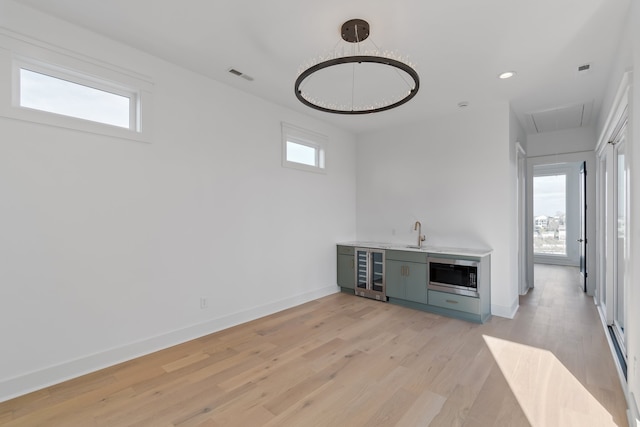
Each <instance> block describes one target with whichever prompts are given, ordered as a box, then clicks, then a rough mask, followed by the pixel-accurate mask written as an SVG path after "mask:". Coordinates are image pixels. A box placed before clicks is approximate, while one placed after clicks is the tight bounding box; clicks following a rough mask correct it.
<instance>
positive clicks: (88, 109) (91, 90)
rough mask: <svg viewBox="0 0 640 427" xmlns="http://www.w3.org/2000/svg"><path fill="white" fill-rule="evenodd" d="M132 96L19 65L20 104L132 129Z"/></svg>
mask: <svg viewBox="0 0 640 427" xmlns="http://www.w3.org/2000/svg"><path fill="white" fill-rule="evenodd" d="M131 98H132V97H131V96H124V95H121V94H119V93H113V92H110V91H107V90H102V89H97V88H95V87H91V86H87V85H83V84H79V83H76V82H73V81H70V80H66V79H62V78H58V77H54V76H50V75H47V74H43V73H39V72H35V71H31V70H28V69H26V68H20V106H21V107H26V108H33V109H35V110H41V111H47V112H50V113H56V114H61V115H64V116H70V117H76V118H79V119H84V120H91V121H94V122H98V123H104V124H108V125H113V126H119V127H123V128H126V129H130V128H132V125H133V123H131V121H132V120H131V116H132V114H131V108H132V105H131V104H132V99H131Z"/></svg>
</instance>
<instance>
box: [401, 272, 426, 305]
mask: <svg viewBox="0 0 640 427" xmlns="http://www.w3.org/2000/svg"><path fill="white" fill-rule="evenodd" d="M403 264H404V265H405V268H404V273H405V276H404V277H405V295H406V299H407V300H409V301H415V302H419V303H422V304H426V303H427V264H422V263H415V262H405V263H403Z"/></svg>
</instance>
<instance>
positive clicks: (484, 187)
mask: <svg viewBox="0 0 640 427" xmlns="http://www.w3.org/2000/svg"><path fill="white" fill-rule="evenodd" d="M509 138H510V133H509V106H508V105H507V104H506V103H505V104H501V105H498V106H495V107H494V108H487V109H483V110H480V111H476V110H473V109H466V110H461V111H460V112H459V114H453V115H449V116H444V117H439V118H433V119H426V120H424V121H423V122H422V123H420V124H415V125H411V126H404V127H398V128H394V129H387V130H384V131H380V132H373V133H368V134H364V135H359V136H358V145H357V146H358V149H357V152H358V174H357V188H358V190H357V192H358V196H357V200H358V203H357V238H358V240H374V241H383V242H393V243H406V244H410V243H414V242H415V241H417V232H416V231H413V225H414V223H415V221H421V222H422V230H423V231H424V233H425V234H426V236H427V240H426V244H428V245H429V244H431V245H443V246H454V247H455V246H470V247H490V248H492V249H493V254H492V256H491V267H492V271H491V292H492V298H491V299H492V312H493V314H496V315H500V316H507V317H509V316H512V315H513V314H514V313H515V310H516V309H517V306H518V290H517V270H516V268H517V263H514V262H513V260H512V253H513V252H515V250H516V247H515V244H514V241H515V236H513V223H512V221H513V218H512V216H513V211H514V205H515V201H514V200H513V197H514V196H513V193H514V188H513V186H514V181H515V175H513V167H512V165H511V163H510V154H511V153H510V141H509Z"/></svg>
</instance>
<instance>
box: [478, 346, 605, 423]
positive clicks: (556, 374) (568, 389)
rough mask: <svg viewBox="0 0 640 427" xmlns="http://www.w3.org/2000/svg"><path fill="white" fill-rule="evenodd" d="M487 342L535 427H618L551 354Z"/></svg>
mask: <svg viewBox="0 0 640 427" xmlns="http://www.w3.org/2000/svg"><path fill="white" fill-rule="evenodd" d="M483 338H484V341H485V342H486V344H487V346H488V347H489V350H490V351H491V354H492V355H493V357H494V359H495V360H496V363H497V364H498V366H499V367H500V370H501V371H502V374H503V375H504V377H505V379H506V380H507V383H508V384H509V387H511V390H512V391H513V394H514V395H515V397H516V399H517V400H518V403H519V404H520V406H521V407H522V410H523V411H524V413H525V415H526V416H527V419H528V420H529V422H530V423H531V425H532V426H534V427H539V426H581V427H584V426H598V427H604V426H616V425H617V424H616V423H615V422H614V421H613V418H612V416H611V414H610V413H609V412H608V411H607V410H606V409H605V408H604V407H603V406H602V405H601V404H600V402H598V400H597V399H596V398H595V397H593V395H591V393H589V391H588V390H587V389H585V388H584V386H583V385H582V384H581V383H580V381H578V380H577V379H576V378H575V377H574V376H573V375H572V374H571V372H569V370H568V369H567V368H566V367H565V366H564V365H563V364H562V362H560V361H559V360H558V359H557V358H556V357H555V356H554V355H553V353H551V352H550V351H548V350H542V349H539V348H536V347H530V346H527V345H523V344H519V343H515V342H512V341H506V340H503V339H500V338H495V337H491V336H487V335H483Z"/></svg>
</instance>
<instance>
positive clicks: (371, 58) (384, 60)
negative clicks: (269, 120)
mask: <svg viewBox="0 0 640 427" xmlns="http://www.w3.org/2000/svg"><path fill="white" fill-rule="evenodd" d="M368 36H369V24H368V23H367V22H366V21H364V20H362V19H352V20H349V21H347V22H345V23H344V24H343V25H342V39H343V40H345V41H347V42H349V43H360V42H362V41H364V40H365V39H366V38H367V37H368ZM361 63H371V64H381V65H385V66H389V67H393V68H395V69H397V70H401V71H404V72H405V73H407V74H408V75H409V76H410V77H411V79H412V80H413V88H410V89H409V91H408V92H407V94H406V95H405V96H404V97H402V98H401V99H400V100H398V101H395V102H392V103H389V104H386V105H381V106H377V107H376V106H372V107H369V108H363V109H354V108H353V105H352V107H351V109H339V108H337V107H336V108H333V107H331V106H324V105H320V104H318V103H314V102H313V101H312V100H309V99H307V98H305V96H304V93H303V92H302V90H301V89H300V86H301V85H302V83H303V82H304V81H305V80H306V79H307V78H308V77H310V76H311V75H312V74H314V73H316V72H318V71H320V70H323V69H325V68H329V67H334V66H336V65H342V64H361ZM419 88H420V78H419V77H418V73H417V72H416V71H415V70H414V69H413V68H412V67H411V66H410V65H408V64H406V63H404V62H402V61H399V60H396V59H393V58H388V57H385V56H377V55H352V56H341V57H335V58H331V59H329V60H326V61H322V62H320V63H318V64H315V65H313V66H311V67H309V68H307V69H306V70H304V71H303V72H302V73H301V74H300V75H299V76H298V78H297V79H296V82H295V87H294V90H295V94H296V97H297V98H298V99H299V100H300V102H302V103H303V104H305V105H307V106H308V107H311V108H314V109H316V110H320V111H324V112H327V113H335V114H371V113H378V112H381V111H386V110H390V109H392V108H396V107H399V106H400V105H402V104H404V103H406V102H408V101H409V100H410V99H412V98H413V97H414V96H416V94H417V93H418V89H419Z"/></svg>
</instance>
